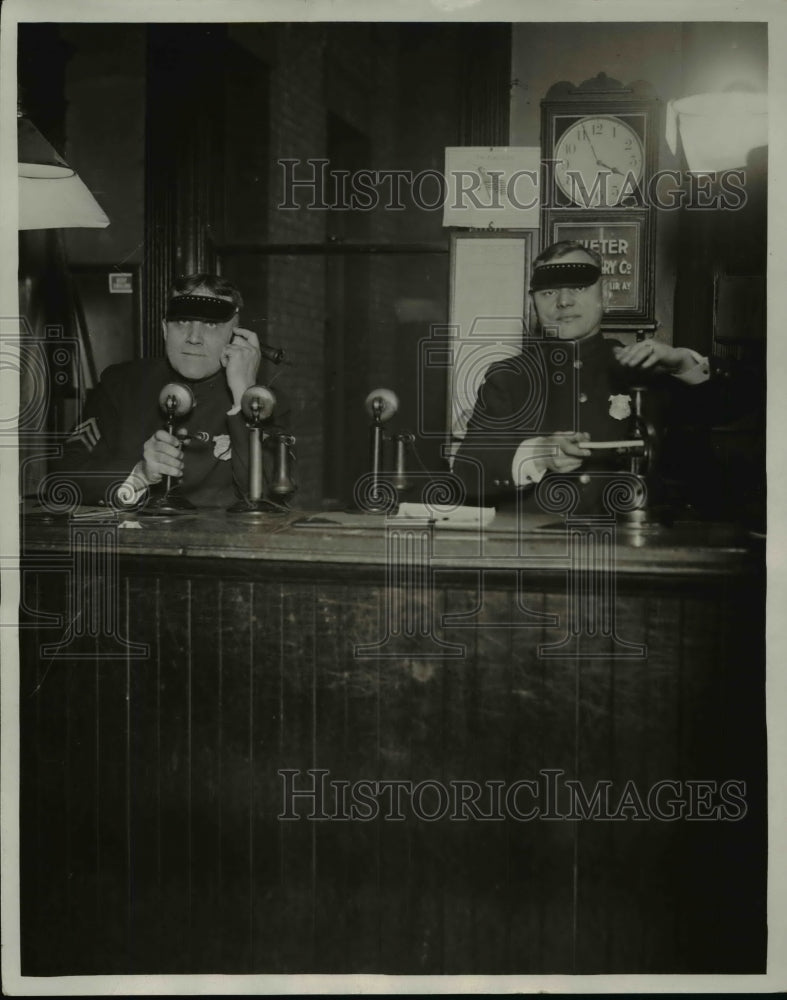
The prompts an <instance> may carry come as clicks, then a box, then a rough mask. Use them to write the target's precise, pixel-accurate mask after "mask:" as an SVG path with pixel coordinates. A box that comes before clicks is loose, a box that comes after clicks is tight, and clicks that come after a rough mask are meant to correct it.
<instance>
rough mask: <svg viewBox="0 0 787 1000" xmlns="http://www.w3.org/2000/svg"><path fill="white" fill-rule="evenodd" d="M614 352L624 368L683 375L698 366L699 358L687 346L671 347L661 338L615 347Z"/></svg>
mask: <svg viewBox="0 0 787 1000" xmlns="http://www.w3.org/2000/svg"><path fill="white" fill-rule="evenodd" d="M613 353H614V355H615V359H616V361H617V362H618V364H621V365H623V367H624V368H642V369H652V370H653V371H654V372H669V373H670V374H671V375H682V374H683V373H685V372H687V371H689V370H690V369H691V368H695V367H696V366H697V360H696V358H695V357H694V356H693V355H692V353H691V351H689V350H687V348H685V347H670V345H669V344H664V343H662V342H661V341H660V340H641V341H639V342H638V343H636V344H629V346H628V347H615V348H613Z"/></svg>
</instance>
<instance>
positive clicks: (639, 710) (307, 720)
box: [20, 514, 766, 975]
mask: <svg viewBox="0 0 787 1000" xmlns="http://www.w3.org/2000/svg"><path fill="white" fill-rule="evenodd" d="M322 516H323V517H325V518H326V519H327V522H326V523H322V522H319V521H318V522H316V523H314V522H313V524H312V526H311V527H300V526H298V525H296V524H294V523H293V521H294V518H293V517H288V518H287V519H285V520H284V521H281V520H276V519H275V518H270V519H267V520H265V521H264V522H263V523H262V524H256V523H249V522H245V521H243V520H238V519H235V520H233V519H232V518H230V517H226V516H225V515H223V514H218V515H215V516H212V517H211V516H208V515H198V516H196V517H188V518H183V519H182V520H180V521H175V522H172V523H161V522H155V521H152V520H147V521H144V520H140V524H141V527H139V528H128V527H125V528H119V527H118V525H117V524H115V523H112V522H108V523H105V524H103V525H102V524H98V525H97V524H96V523H94V522H92V521H90V520H83V519H79V518H77V517H74V516H72V517H70V518H66V519H63V520H62V521H60V522H59V523H44V522H40V521H35V520H33V519H27V520H25V522H24V524H23V556H24V562H23V566H24V570H23V578H22V583H23V610H22V625H23V627H22V629H21V631H20V648H21V653H20V655H21V692H20V694H21V753H22V757H21V759H22V772H21V845H22V846H21V850H22V857H21V879H22V882H21V890H22V959H23V972H24V973H25V974H28V975H53V974H87V973H176V972H192V973H198V972H206V973H216V972H226V973H248V972H267V973H281V972H289V973H296V972H344V973H349V972H388V973H402V974H416V973H485V974H488V973H522V974H525V973H600V972H659V973H668V972H684V973H685V972H692V973H694V972H696V973H699V972H758V971H763V970H764V961H765V940H766V938H765V875H766V839H765V801H766V800H765V795H766V793H765V731H764V730H765V721H764V655H763V645H764V641H763V631H764V624H763V617H764V610H763V603H764V602H763V597H764V584H763V566H762V554H761V553H758V552H757V551H755V550H754V549H753V548H752V546H753V544H755V543H752V542H750V541H749V540H747V539H746V538H741V537H739V536H737V535H736V534H735V533H734V532H733V531H732V530H731V529H727V528H724V527H702V526H696V525H695V526H687V527H684V528H674V529H664V530H662V531H660V532H655V533H651V534H645V535H641V536H639V537H638V538H637V537H635V536H632V535H630V534H629V535H623V534H621V533H620V532H618V536H619V537H618V539H617V548H616V550H615V554H614V566H615V571H614V574H613V575H614V582H615V586H616V596H615V598H614V608H615V622H614V630H615V632H616V635H617V639H616V637H615V636H614V635H610V634H607V635H602V636H596V637H595V638H594V639H593V648H592V650H590V652H591V653H592V654H593V655H587V656H584V655H582V656H579V657H575V658H571V657H566V656H563V657H562V658H561V656H556V657H550V656H548V655H544V654H545V650H544V648H543V647H544V646H545V645H549V644H554V643H556V642H558V641H560V640H561V639H562V638H563V637H565V636H566V634H567V629H568V630H569V631H570V624H571V613H570V609H569V605H568V601H569V589H570V587H571V583H570V581H569V579H568V570H569V566H570V552H569V540H568V539H567V536H566V534H565V533H562V532H554V531H540V530H538V528H537V524H538V522H535V521H533V522H525V523H524V524H523V525H520V526H519V528H517V526H516V524H515V523H514V521H513V520H506V519H505V518H499V519H498V520H497V521H496V522H495V525H494V526H493V527H492V528H491V529H490V530H489V531H487V532H486V533H485V535H484V536H483V538H482V539H479V538H478V537H477V536H476V535H475V534H474V533H472V532H458V531H457V532H454V531H442V530H438V531H436V532H434V534H433V535H432V533H431V532H426V533H424V532H423V530H422V529H421V528H418V527H417V526H414V527H413V529H412V531H411V532H410V535H409V536H408V537H409V539H410V541H409V542H407V543H405V542H402V538H403V537H404V536H403V535H402V530H401V528H397V527H396V525H395V524H393V523H392V522H389V523H388V525H387V526H386V523H385V519H384V518H375V517H369V518H367V519H366V520H364V519H362V518H361V519H357V520H356V521H353V520H352V519H350V524H349V526H348V525H345V526H339V525H336V524H332V523H330V521H331V515H322ZM397 532H399V542H395V538H396V537H397ZM405 534H406V533H405ZM397 545H398V546H399V547H398V548H397ZM402 545H405V549H406V551H405V549H403V548H402ZM407 545H409V546H410V548H409V549H407ZM419 546H420V548H419ZM408 552H409V555H408V554H407V553H408ZM392 553H393V554H394V555H393V556H392ZM397 553H398V554H397ZM403 553H404V554H403ZM413 553H415V554H416V556H417V558H415V559H413V558H411V557H412V556H413ZM416 563H417V564H418V565H417V566H416V568H415V570H412V573H411V575H410V576H407V574H406V573H405V572H404V571H403V567H406V566H411V567H412V566H413V565H415V564H416ZM425 566H426V570H425V569H424V567H425ZM419 567H420V568H419ZM408 572H410V571H408ZM413 574H414V575H413ZM419 574H420V575H419ZM591 576H592V573H591V570H590V569H589V568H588V566H587V565H586V566H585V567H584V569H583V570H582V571H581V572H580V573H579V577H578V578H575V580H574V584H575V588H578V589H575V591H573V594H574V597H577V594H579V593H582V592H583V591H582V588H581V586H579V584H577V579H579V580H580V583H581V581H584V582H585V583H588V581H589V580H590V577H591ZM582 586H584V584H582ZM408 609H409V610H408ZM403 614H410V615H411V617H410V618H403V617H402V615H403ZM46 616H50V617H48V618H47V617H46ZM443 616H449V618H448V619H447V620H446V621H443ZM550 616H553V617H552V618H550ZM425 622H426V623H427V625H429V628H431V632H430V633H429V634H427V633H428V632H429V628H427V629H426V632H425V631H424V628H423V627H422V626H423V625H424V623H425ZM550 622H554V624H550ZM408 632H413V633H414V634H413V636H412V637H409V636H408V634H407V633H408ZM618 640H622V641H623V642H625V643H629V644H634V645H636V644H640V645H642V646H644V647H645V650H644V654H643V655H641V656H638V657H636V656H635V657H633V658H620V657H617V656H616V655H614V654H616V653H620V652H621V649H624V647H622V646H621V645H620V643H619V641H618ZM376 643H377V644H378V645H377V646H376V647H375V644H376ZM128 644H131V645H128ZM363 646H365V647H366V649H365V651H364V650H360V652H362V653H363V652H365V655H362V656H359V655H358V653H359V649H358V648H357V647H363ZM540 647H541V648H540ZM588 649H589V647H588ZM457 650H459V651H460V652H459V654H457ZM539 650H540V651H539ZM315 770H321V771H323V772H326V776H325V780H326V782H327V785H326V788H327V794H326V798H325V799H324V800H323V802H322V803H321V804H320V803H317V805H316V806H315V802H316V800H309V799H308V798H301V799H298V800H295V806H294V807H293V808H295V810H296V812H297V813H298V815H299V818H297V819H281V818H279V817H280V815H281V814H282V813H283V812H285V813H286V812H287V808H288V806H287V802H288V801H290V802H292V801H293V800H291V799H290V800H287V789H288V785H287V782H288V781H289V782H290V785H289V790H290V791H292V789H293V788H295V787H297V788H298V789H300V790H303V789H308V788H309V787H310V786H311V785H312V784H314V783H319V781H320V780H321V779H320V778H319V776H318V775H315ZM282 771H289V772H296V774H295V775H292V774H291V775H290V776H289V777H288V776H286V775H284V776H283V775H282V774H281V773H280V772H282ZM571 780H573V781H576V782H578V783H579V786H581V792H582V794H583V795H584V797H585V799H586V800H588V801H590V808H591V814H592V801H591V800H592V796H593V794H594V793H595V792H597V791H598V790H599V789H600V790H601V793H603V794H604V795H608V796H609V802H610V803H611V806H610V808H611V809H612V810H613V811H615V810H617V811H618V818H617V819H611V818H603V817H600V816H599V815H598V814H596V818H589V819H583V818H570V817H569V818H547V817H548V815H549V811H550V805H549V803H548V802H547V801H546V796H547V789H548V786H549V787H550V788H555V787H559V788H560V792H559V797H558V802H557V804H553V806H552V807H551V808H552V810H553V813H554V812H557V813H558V814H559V815H564V816H565V814H566V810H567V808H568V811H569V812H570V811H571V808H572V803H573V807H574V808H576V802H577V799H576V795H574V798H571V797H570V795H569V791H568V789H570V788H571V787H572V786H570V785H568V786H567V785H566V784H565V783H566V781H571ZM361 781H364V782H379V781H394V782H395V781H398V782H402V783H404V784H402V785H400V786H397V787H399V788H401V789H403V791H402V792H401V794H402V795H404V799H402V800H401V801H400V805H401V806H402V810H403V814H404V818H403V819H396V818H390V816H391V814H392V812H393V813H395V812H396V807H395V804H391V805H390V807H389V806H388V805H386V803H391V802H392V800H391V796H392V795H393V794H394V793H393V791H392V789H393V787H394V786H390V785H388V786H384V787H386V788H388V789H389V791H388V792H387V793H386V794H385V795H384V796H383V797H382V799H381V800H379V801H381V802H382V806H381V807H380V809H379V812H378V814H377V815H376V816H375V817H373V818H371V819H363V818H360V817H359V816H357V815H356V816H355V818H351V819H344V820H342V819H325V818H314V819H309V818H307V815H306V814H307V813H308V812H310V811H312V806H314V811H315V812H316V813H317V814H321V815H325V814H333V813H337V812H338V813H341V812H342V804H341V796H342V795H346V796H350V798H348V799H347V801H348V802H349V801H351V800H352V796H357V794H358V793H359V788H361V790H363V788H366V786H359V785H358V784H357V783H358V782H361ZM424 781H425V782H429V783H430V784H427V785H424V786H422V787H421V789H420V791H416V786H418V784H419V782H424ZM518 781H519V782H522V781H525V782H527V781H531V782H535V785H519V786H517V787H518V789H519V791H516V790H515V793H513V797H512V798H510V799H509V800H507V801H508V807H506V806H505V805H503V806H502V807H501V810H502V813H503V817H502V818H494V817H491V812H493V810H492V808H491V804H492V798H491V796H492V794H493V792H494V789H495V788H497V789H502V791H500V792H499V793H497V794H499V795H502V796H503V797H504V798H503V800H502V801H504V802H505V801H506V800H505V796H506V795H507V794H509V795H510V794H512V793H511V788H512V786H514V784H515V783H516V782H518ZM667 781H672V782H675V783H677V784H676V785H672V786H667V785H662V786H660V787H662V789H663V791H662V793H659V794H661V795H662V798H661V800H658V801H660V802H661V806H659V807H658V809H657V810H656V811H657V812H658V813H659V814H658V815H655V814H654V808H655V807H654V806H653V802H651V801H650V800H649V798H648V796H649V794H651V792H652V789H653V788H654V786H656V785H657V783H659V782H662V783H663V782H667ZM691 781H694V782H700V783H701V784H699V785H697V784H695V785H691V784H687V782H691ZM332 782H333V783H337V782H338V783H339V784H338V785H336V784H331V783H332ZM457 782H460V783H464V785H463V786H462V787H464V788H465V789H468V788H472V787H473V786H472V785H471V784H470V783H472V782H475V783H476V785H477V787H479V788H480V789H481V790H482V797H481V798H480V799H478V800H477V802H476V807H475V812H473V808H472V807H466V806H462V807H461V809H459V808H458V807H457V806H456V798H455V797H454V799H453V800H452V801H451V803H450V806H451V808H450V809H449V811H448V813H447V814H445V815H443V816H442V817H439V818H436V819H433V820H432V819H430V818H428V817H427V815H426V814H427V813H435V815H437V814H439V812H440V807H441V795H442V793H441V792H440V788H444V789H448V790H449V792H450V793H451V794H452V795H454V796H456V795H460V796H461V795H465V796H468V795H470V792H467V791H465V792H458V791H457V789H458V788H459V786H458V785H457V784H456V783H457ZM550 782H552V784H551V785H550V784H549V783H550ZM627 782H631V784H629V785H627ZM729 782H742V783H744V786H745V791H744V793H743V796H742V799H743V801H744V802H745V806H744V809H743V812H744V813H745V815H741V810H740V808H738V812H737V815H736V814H735V813H736V809H735V807H730V806H729V802H728V803H727V806H725V801H724V800H725V794H726V795H727V796H728V797H729V796H730V795H732V796H733V798H734V790H733V791H732V792H731V791H730V788H731V787H732V786H730V785H729V784H725V783H729ZM342 783H344V785H342ZM452 783H453V784H452ZM605 783H606V784H605ZM702 783H706V784H702ZM315 787H316V786H315ZM342 787H344V789H345V791H344V792H342ZM576 787H577V786H574V788H575V790H576ZM709 788H710V791H709V790H708V789H709ZM377 791H379V788H378V789H377ZM411 793H412V794H415V795H416V796H420V798H418V800H417V802H416V806H415V807H412V804H411V803H412V801H413V800H411V799H409V798H408V796H409V795H410V794H411ZM487 793H488V796H487ZM567 796H569V797H568V798H567ZM638 798H639V802H638ZM657 798H658V797H657ZM657 798H656V799H653V801H657ZM740 798H741V797H740V796H739V799H738V807H739V806H740ZM670 800H675V801H684V802H686V801H689V800H692V801H693V809H694V812H695V813H697V812H698V811H699V813H700V814H702V813H703V811H704V814H705V815H706V816H708V815H712V816H716V817H717V818H713V819H709V818H704V819H703V818H695V819H693V820H691V819H686V818H679V817H678V818H675V819H672V820H669V819H666V818H664V817H663V811H664V809H667V803H668V802H669V801H670ZM402 803H403V804H402ZM408 803H410V805H408ZM531 807H532V808H535V810H536V814H535V815H534V816H533V817H532V818H529V819H523V818H520V817H519V816H518V815H514V813H516V811H517V810H519V811H521V812H522V813H523V814H524V813H526V812H527V811H528V810H530V809H531ZM643 807H644V811H645V814H644V815H643V814H642V809H643ZM677 808H680V807H679V806H678V807H677ZM659 809H660V810H661V811H659ZM725 809H726V813H725ZM452 812H453V813H454V818H451V813H452ZM729 813H732V814H733V815H732V818H730V816H729V815H728V814H729ZM386 815H387V816H388V818H386ZM723 815H727V818H719V817H721V816H723ZM484 816H488V817H490V818H484ZM659 816H662V818H659Z"/></svg>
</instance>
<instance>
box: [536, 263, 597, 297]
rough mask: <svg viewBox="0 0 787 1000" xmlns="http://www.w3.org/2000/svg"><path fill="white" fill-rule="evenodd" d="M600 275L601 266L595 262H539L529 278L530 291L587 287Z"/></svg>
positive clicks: (593, 283)
mask: <svg viewBox="0 0 787 1000" xmlns="http://www.w3.org/2000/svg"><path fill="white" fill-rule="evenodd" d="M600 277H601V268H599V267H598V266H597V265H596V264H585V263H570V262H568V263H560V262H556V263H554V264H541V265H540V266H539V267H537V268H535V270H534V271H533V276H532V278H531V279H530V291H531V292H543V291H545V290H546V289H547V288H588V287H589V286H590V285H595V283H596V282H597V281H598V279H599V278H600Z"/></svg>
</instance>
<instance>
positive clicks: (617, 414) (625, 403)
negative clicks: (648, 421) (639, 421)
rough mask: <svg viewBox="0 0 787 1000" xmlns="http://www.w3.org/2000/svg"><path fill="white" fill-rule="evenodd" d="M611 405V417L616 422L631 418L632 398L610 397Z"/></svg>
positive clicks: (623, 396) (622, 396)
mask: <svg viewBox="0 0 787 1000" xmlns="http://www.w3.org/2000/svg"><path fill="white" fill-rule="evenodd" d="M609 404H610V405H609V415H610V416H611V417H614V418H615V420H625V419H626V417H630V416H631V396H625V395H623V394H620V395H618V396H610V397H609Z"/></svg>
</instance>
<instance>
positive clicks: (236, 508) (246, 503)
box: [227, 499, 288, 515]
mask: <svg viewBox="0 0 787 1000" xmlns="http://www.w3.org/2000/svg"><path fill="white" fill-rule="evenodd" d="M227 513H228V514H246V515H249V514H251V515H260V514H286V513H288V511H287V509H286V507H284V506H283V505H282V504H278V503H274V502H273V501H272V500H263V499H260V500H248V499H244V500H238V502H237V503H234V504H233V505H232V506H231V507H228V508H227Z"/></svg>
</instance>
